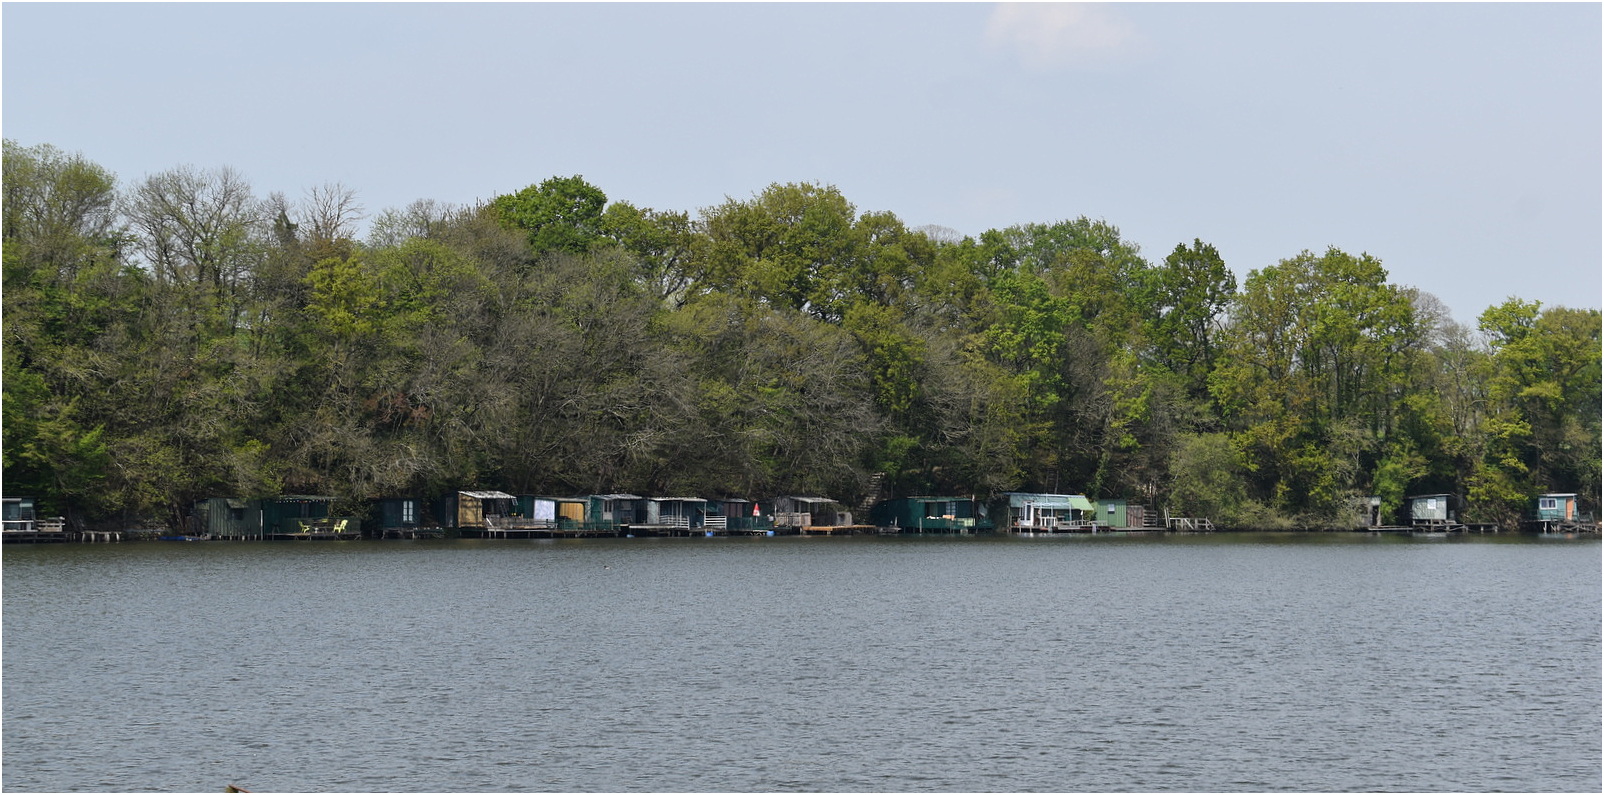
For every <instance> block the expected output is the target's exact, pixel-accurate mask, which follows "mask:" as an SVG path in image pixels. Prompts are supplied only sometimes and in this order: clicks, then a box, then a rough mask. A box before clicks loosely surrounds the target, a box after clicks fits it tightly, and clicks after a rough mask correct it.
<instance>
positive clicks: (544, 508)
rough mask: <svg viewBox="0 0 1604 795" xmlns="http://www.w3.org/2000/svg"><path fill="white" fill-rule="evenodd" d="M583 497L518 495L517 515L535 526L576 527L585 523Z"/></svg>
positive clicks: (584, 500)
mask: <svg viewBox="0 0 1604 795" xmlns="http://www.w3.org/2000/svg"><path fill="white" fill-rule="evenodd" d="M586 503H587V500H586V499H585V498H584V497H539V496H534V495H519V497H518V515H519V516H521V517H523V518H524V519H525V520H526V521H528V522H529V523H531V524H533V525H535V526H537V527H547V528H553V529H560V528H567V529H569V530H573V529H577V528H578V527H579V526H580V525H582V524H584V523H585V505H586Z"/></svg>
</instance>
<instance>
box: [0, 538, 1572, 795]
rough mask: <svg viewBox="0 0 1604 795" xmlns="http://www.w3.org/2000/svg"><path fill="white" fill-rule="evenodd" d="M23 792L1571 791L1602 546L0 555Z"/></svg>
mask: <svg viewBox="0 0 1604 795" xmlns="http://www.w3.org/2000/svg"><path fill="white" fill-rule="evenodd" d="M3 563H4V566H3V572H4V582H3V585H4V597H3V607H4V636H3V642H4V649H3V651H4V702H3V703H4V738H3V739H4V746H3V768H0V785H3V787H4V789H5V790H7V791H12V792H26V791H54V792H59V791H86V790H87V791H187V792H217V791H221V790H222V788H223V786H224V785H225V784H229V783H233V784H237V785H239V786H242V787H245V788H247V789H253V790H258V791H270V790H276V791H302V792H308V791H325V792H326V791H340V792H349V791H363V792H370V791H372V792H389V791H445V792H479V791H507V790H524V791H530V790H534V791H607V792H632V791H654V792H661V791H698V792H707V791H777V790H778V791H784V790H806V791H835V792H841V791H899V792H909V791H955V790H956V791H966V792H977V791H1027V790H1053V791H1159V790H1178V791H1188V792H1197V791H1221V790H1224V791H1272V790H1280V791H1284V790H1293V791H1352V790H1367V791H1491V790H1505V791H1563V792H1598V791H1599V790H1600V788H1601V781H1600V778H1601V776H1600V764H1601V750H1600V725H1601V724H1600V720H1601V717H1600V653H1601V652H1600V622H1601V608H1600V591H1601V586H1600V545H1599V543H1598V542H1597V541H1579V542H1578V541H1540V540H1536V539H1529V538H1518V537H1509V536H1495V537H1487V538H1466V539H1447V540H1443V539H1409V538H1401V537H1391V536H1386V537H1382V536H1361V535H1346V534H1343V535H1323V536H1308V535H1305V536H1292V535H1236V534H1219V535H1214V536H1157V537H1133V538H1123V539H1122V538H1104V537H1098V538H1087V537H1073V538H1071V537H1062V536H1060V537H1047V538H1015V537H984V536H983V537H968V538H935V537H924V538H918V537H892V538H876V537H856V538H717V539H606V540H583V541H387V542H350V543H323V544H318V543H311V544H307V543H276V544H275V543H227V542H211V543H190V544H175V543H143V544H133V543H130V544H120V545H56V546H36V547H30V546H8V547H6V548H5V550H4V558H3Z"/></svg>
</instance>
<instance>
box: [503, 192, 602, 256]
mask: <svg viewBox="0 0 1604 795" xmlns="http://www.w3.org/2000/svg"><path fill="white" fill-rule="evenodd" d="M606 206H607V194H605V193H602V191H601V189H600V188H597V187H596V186H594V185H591V184H590V183H588V182H586V181H585V179H584V178H583V177H581V176H579V175H577V174H575V175H574V176H571V177H551V178H550V179H547V180H545V181H544V182H541V183H540V184H539V185H530V186H529V187H527V188H524V189H523V190H521V191H518V192H517V193H512V194H507V195H503V196H497V197H496V198H495V199H492V200H491V202H490V209H491V211H492V212H493V213H494V214H495V217H496V218H497V219H499V220H500V221H501V222H502V223H503V224H506V225H507V226H509V227H511V228H514V229H519V230H522V231H524V232H525V233H527V234H528V236H529V248H530V249H531V250H533V251H534V252H535V253H536V254H543V253H547V252H553V251H561V252H567V253H570V254H581V253H584V252H586V251H589V250H590V249H591V248H592V247H594V246H595V245H596V244H597V243H598V242H599V241H601V240H602V234H603V223H602V213H603V210H604V209H605V208H606Z"/></svg>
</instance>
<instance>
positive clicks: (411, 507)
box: [401, 500, 418, 524]
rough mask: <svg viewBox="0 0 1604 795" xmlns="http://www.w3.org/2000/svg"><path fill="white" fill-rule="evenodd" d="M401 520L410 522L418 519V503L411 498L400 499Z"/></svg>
mask: <svg viewBox="0 0 1604 795" xmlns="http://www.w3.org/2000/svg"><path fill="white" fill-rule="evenodd" d="M401 521H402V522H403V523H407V524H410V523H412V522H416V521H418V504H417V503H416V502H414V501H412V500H402V501H401Z"/></svg>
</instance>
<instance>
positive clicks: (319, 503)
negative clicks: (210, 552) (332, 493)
mask: <svg viewBox="0 0 1604 795" xmlns="http://www.w3.org/2000/svg"><path fill="white" fill-rule="evenodd" d="M333 504H334V498H333V497H329V496H323V495H312V494H285V495H279V496H276V497H262V498H260V499H255V500H243V499H238V498H233V497H212V498H210V499H205V500H200V501H198V502H196V503H195V505H194V507H193V509H192V510H191V512H190V522H191V525H192V527H193V529H194V530H195V531H196V532H198V533H199V534H200V535H202V536H210V537H212V538H228V539H248V538H256V539H267V540H299V539H350V538H357V537H359V536H360V535H361V534H362V520H361V518H359V517H355V516H333V515H332V514H331V509H332V506H333Z"/></svg>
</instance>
